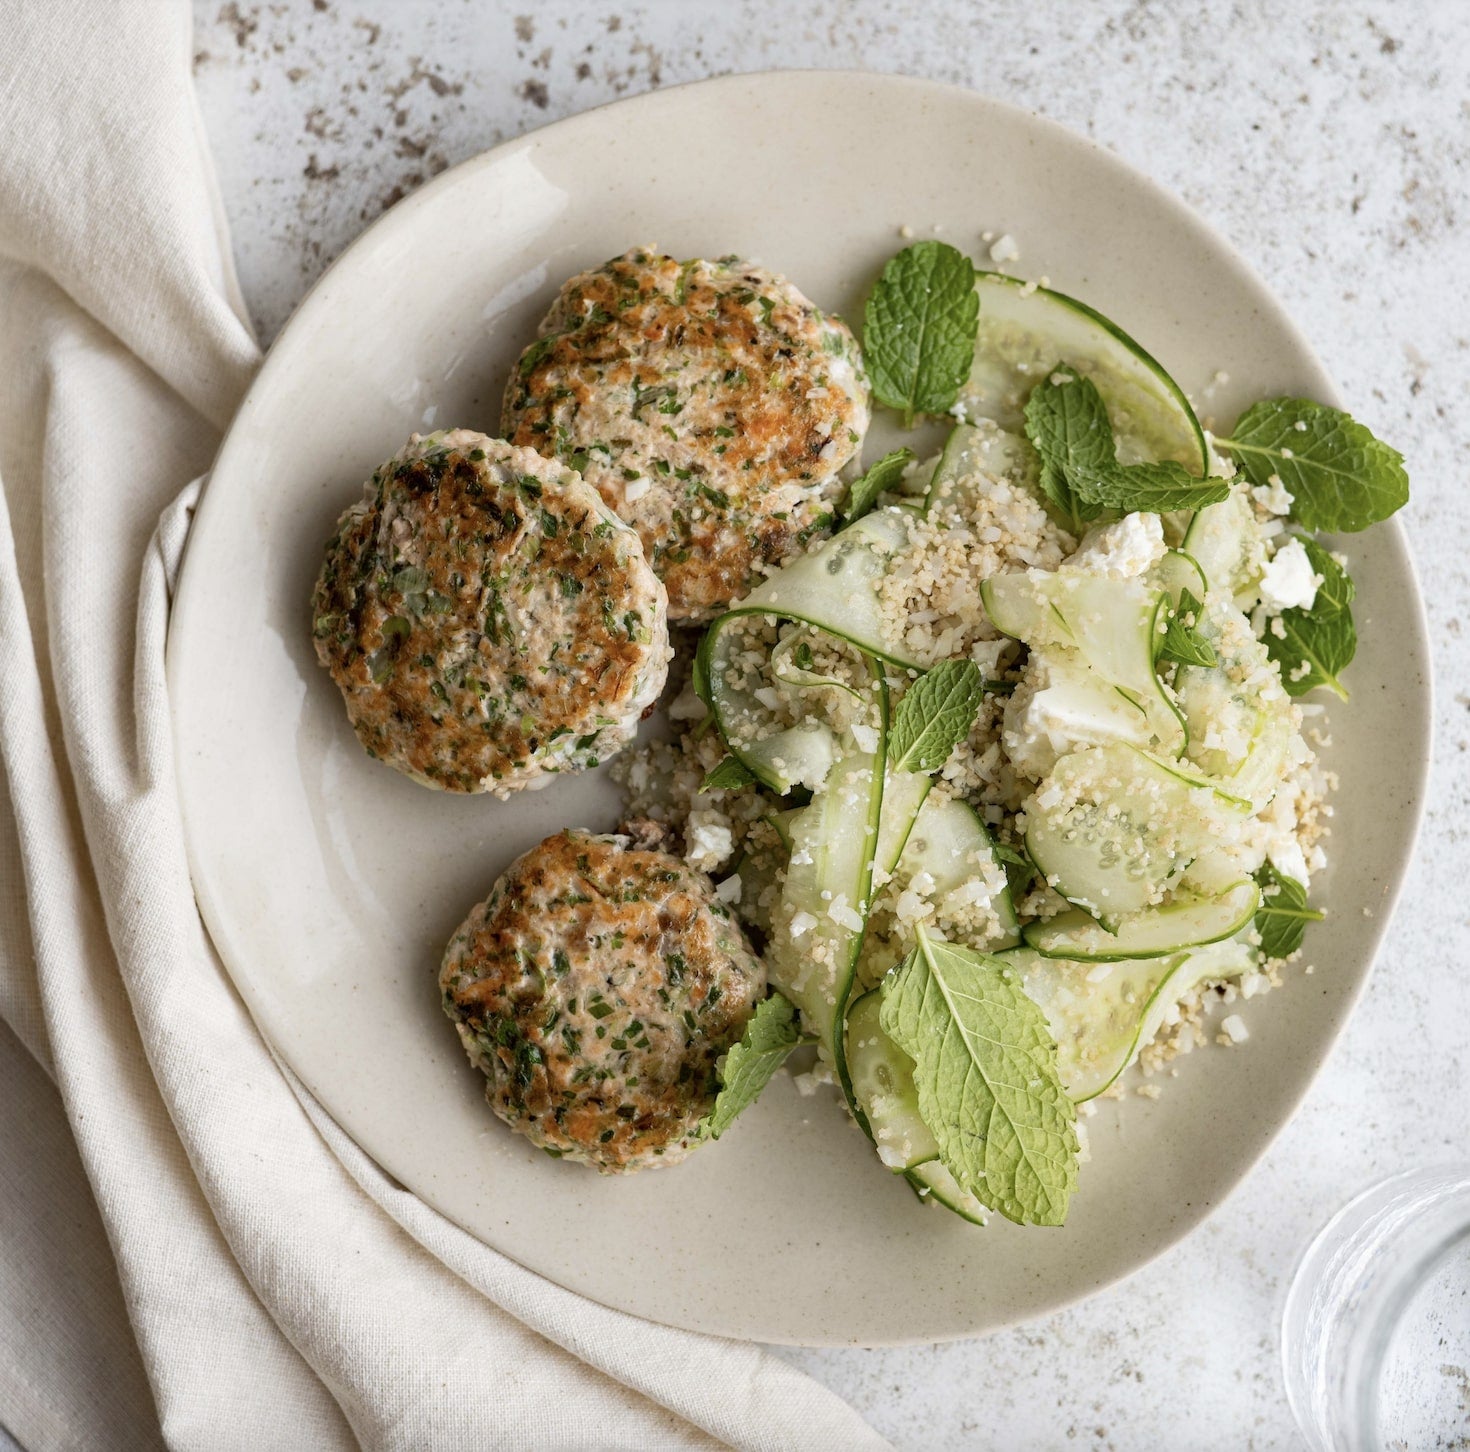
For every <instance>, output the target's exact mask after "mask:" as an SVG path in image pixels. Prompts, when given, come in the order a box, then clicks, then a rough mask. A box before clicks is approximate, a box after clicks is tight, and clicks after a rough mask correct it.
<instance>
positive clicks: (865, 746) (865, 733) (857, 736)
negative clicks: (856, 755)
mask: <svg viewBox="0 0 1470 1452" xmlns="http://www.w3.org/2000/svg"><path fill="white" fill-rule="evenodd" d="M852 739H853V740H854V741H856V742H857V745H858V750H859V751H867V752H874V751H876V750H877V749H878V730H877V728H876V727H874V726H868V725H866V724H864V723H863V722H862V721H855V722H853V726H852Z"/></svg>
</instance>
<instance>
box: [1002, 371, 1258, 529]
mask: <svg viewBox="0 0 1470 1452" xmlns="http://www.w3.org/2000/svg"><path fill="white" fill-rule="evenodd" d="M1026 437H1027V438H1028V439H1030V440H1031V443H1032V444H1033V445H1034V447H1035V449H1036V452H1037V453H1038V454H1040V456H1041V488H1042V491H1043V492H1044V493H1045V494H1046V496H1047V498H1049V499H1050V500H1051V501H1052V502H1053V503H1054V504H1056V505H1057V506H1058V508H1059V509H1061V510H1062V512H1063V513H1064V514H1065V515H1067V516H1068V519H1069V522H1070V523H1071V524H1072V527H1073V530H1074V532H1080V528H1081V526H1082V525H1083V524H1084V523H1085V522H1086V521H1088V520H1091V519H1096V518H1097V517H1098V516H1099V515H1100V514H1102V513H1103V512H1104V511H1105V510H1111V511H1113V512H1115V513H1118V514H1129V513H1132V512H1133V511H1135V510H1142V511H1144V512H1145V513H1148V514H1165V513H1168V512H1169V511H1171V510H1175V509H1201V508H1203V507H1204V506H1205V505H1206V504H1218V503H1219V502H1220V501H1221V500H1222V499H1225V498H1227V497H1228V496H1229V494H1230V481H1229V480H1228V479H1208V478H1207V479H1197V478H1195V476H1194V475H1193V474H1191V473H1190V472H1189V470H1188V469H1186V468H1185V467H1184V466H1183V465H1182V464H1179V463H1176V462H1175V461H1174V460H1173V459H1164V460H1161V461H1160V462H1158V463H1153V464H1120V463H1119V462H1118V456H1117V448H1116V445H1115V444H1114V441H1113V426H1112V424H1111V423H1110V422H1109V420H1108V410H1107V405H1106V404H1105V403H1104V402H1103V398H1102V395H1101V394H1100V393H1099V392H1098V391H1097V386H1096V385H1095V384H1094V383H1093V382H1092V380H1091V379H1089V378H1083V377H1081V376H1079V375H1077V374H1074V373H1068V372H1067V371H1066V370H1065V369H1061V370H1058V371H1057V372H1056V373H1054V374H1053V375H1052V376H1051V377H1050V378H1046V379H1043V380H1042V382H1040V383H1038V384H1037V385H1036V387H1035V388H1033V389H1032V390H1031V396H1030V398H1028V399H1027V400H1026Z"/></svg>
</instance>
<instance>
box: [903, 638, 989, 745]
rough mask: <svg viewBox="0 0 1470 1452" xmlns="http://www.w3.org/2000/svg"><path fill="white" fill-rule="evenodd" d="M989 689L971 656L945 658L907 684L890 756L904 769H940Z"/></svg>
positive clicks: (973, 717) (968, 731)
mask: <svg viewBox="0 0 1470 1452" xmlns="http://www.w3.org/2000/svg"><path fill="white" fill-rule="evenodd" d="M984 695H985V681H984V679H983V677H982V676H981V674H980V667H979V666H977V665H976V664H975V662H974V661H972V660H946V661H941V662H940V663H939V664H938V665H937V666H935V667H934V669H933V670H932V671H926V672H925V673H924V674H923V675H922V676H920V677H919V679H918V680H916V681H915V682H914V683H913V685H911V686H910V687H909V689H908V694H907V695H905V696H904V698H903V700H901V701H900V702H899V703H898V709H897V710H896V711H895V712H894V713H893V725H892V726H891V727H890V728H889V731H888V759H889V761H890V762H891V763H892V764H893V766H894V767H895V768H897V769H898V770H900V771H938V770H939V768H940V767H941V766H943V765H944V763H945V762H946V761H948V760H949V753H950V752H951V751H953V750H954V749H955V747H956V746H957V745H958V744H959V743H960V742H961V741H963V740H964V739H965V737H966V736H968V735H969V734H970V727H971V726H973V725H974V724H975V713H976V712H977V711H979V709H980V702H981V700H982V699H983V698H984Z"/></svg>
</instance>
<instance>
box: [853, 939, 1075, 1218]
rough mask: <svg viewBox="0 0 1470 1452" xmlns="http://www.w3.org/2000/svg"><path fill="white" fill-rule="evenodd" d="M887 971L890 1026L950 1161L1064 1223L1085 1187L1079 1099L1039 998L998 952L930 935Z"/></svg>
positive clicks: (977, 1190) (1010, 1211)
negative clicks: (1072, 1095) (1063, 1072)
mask: <svg viewBox="0 0 1470 1452" xmlns="http://www.w3.org/2000/svg"><path fill="white" fill-rule="evenodd" d="M917 937H918V941H917V943H916V945H915V947H914V950H913V952H912V953H910V954H909V956H908V957H907V958H906V959H905V960H904V961H903V963H902V964H900V965H899V967H897V968H895V969H894V970H893V971H892V972H891V973H889V975H888V976H887V977H886V978H885V979H884V980H883V1006H882V1008H881V1009H880V1010H879V1017H878V1022H879V1024H880V1025H881V1026H882V1028H883V1031H884V1032H885V1033H886V1034H887V1035H888V1036H889V1037H890V1038H891V1039H892V1040H893V1041H894V1043H896V1044H897V1045H898V1046H899V1048H901V1049H902V1050H903V1051H904V1052H905V1053H906V1054H908V1055H909V1057H910V1058H912V1059H913V1061H914V1087H915V1088H916V1089H917V1090H918V1095H919V1115H920V1117H921V1118H922V1119H923V1121H924V1123H925V1124H926V1125H928V1126H929V1129H930V1130H931V1131H932V1132H933V1134H934V1138H935V1139H936V1140H937V1141H938V1142H939V1155H940V1159H941V1160H943V1162H944V1165H945V1167H946V1168H947V1169H948V1170H949V1172H950V1173H951V1174H952V1175H953V1176H954V1177H955V1179H956V1180H957V1181H958V1182H959V1184H960V1186H961V1188H963V1189H965V1190H968V1191H969V1192H970V1193H971V1194H972V1195H974V1196H975V1198H976V1199H978V1200H980V1201H981V1202H982V1203H983V1204H985V1205H988V1206H989V1207H990V1208H991V1209H992V1210H998V1211H999V1212H1000V1213H1001V1214H1002V1215H1004V1216H1005V1217H1006V1219H1007V1220H1014V1221H1015V1222H1016V1223H1017V1224H1018V1225H1060V1224H1062V1222H1063V1221H1064V1220H1065V1219H1066V1218H1067V1204H1068V1201H1069V1200H1070V1198H1071V1196H1072V1193H1073V1191H1075V1190H1076V1188H1077V1131H1076V1129H1075V1127H1074V1126H1075V1123H1076V1111H1075V1110H1074V1108H1073V1106H1072V1101H1071V1100H1070V1099H1068V1097H1067V1095H1066V1092H1065V1091H1064V1090H1063V1088H1062V1081H1061V1077H1060V1075H1059V1074H1058V1072H1057V1048H1056V1044H1055V1042H1054V1041H1053V1040H1052V1036H1051V1032H1050V1030H1049V1029H1048V1027H1047V1022H1046V1018H1045V1016H1044V1015H1043V1014H1042V1012H1041V1010H1040V1009H1039V1008H1038V1007H1037V1006H1036V1005H1035V1004H1034V1003H1033V1002H1032V1001H1031V1000H1030V999H1029V998H1028V997H1027V996H1026V995H1025V993H1023V992H1022V991H1021V986H1020V983H1019V981H1018V980H1017V977H1016V975H1015V973H1014V972H1013V971H1012V969H1011V968H1010V967H1009V966H1007V965H1006V964H1005V963H1004V962H1002V961H1001V960H1000V959H998V958H992V957H990V956H989V955H988V954H985V953H976V952H974V951H972V950H971V949H969V948H961V947H957V946H956V945H954V944H952V943H945V942H942V941H939V940H936V939H933V938H931V937H930V936H929V935H928V933H926V932H925V930H924V928H923V925H922V924H920V926H919V928H918V930H917Z"/></svg>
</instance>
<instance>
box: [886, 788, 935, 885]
mask: <svg viewBox="0 0 1470 1452" xmlns="http://www.w3.org/2000/svg"><path fill="white" fill-rule="evenodd" d="M933 785H934V778H933V777H932V776H929V775H928V774H927V773H924V772H918V771H895V770H894V769H893V768H892V767H890V768H889V770H888V781H887V782H886V783H885V785H884V787H883V820H882V821H881V823H880V824H879V827H878V855H877V858H876V860H875V862H874V868H875V869H876V871H878V872H879V873H881V874H882V880H883V881H884V882H887V881H888V879H889V878H891V877H892V876H893V875H894V873H895V872H896V871H897V870H898V863H899V859H900V858H901V857H902V856H903V852H904V848H905V847H906V846H907V845H908V841H909V837H910V834H911V833H912V832H913V830H914V823H915V822H916V821H917V820H918V818H919V814H920V811H921V810H922V808H923V806H924V802H925V801H926V799H927V798H928V796H929V790H930V788H931V787H932V786H933Z"/></svg>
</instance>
